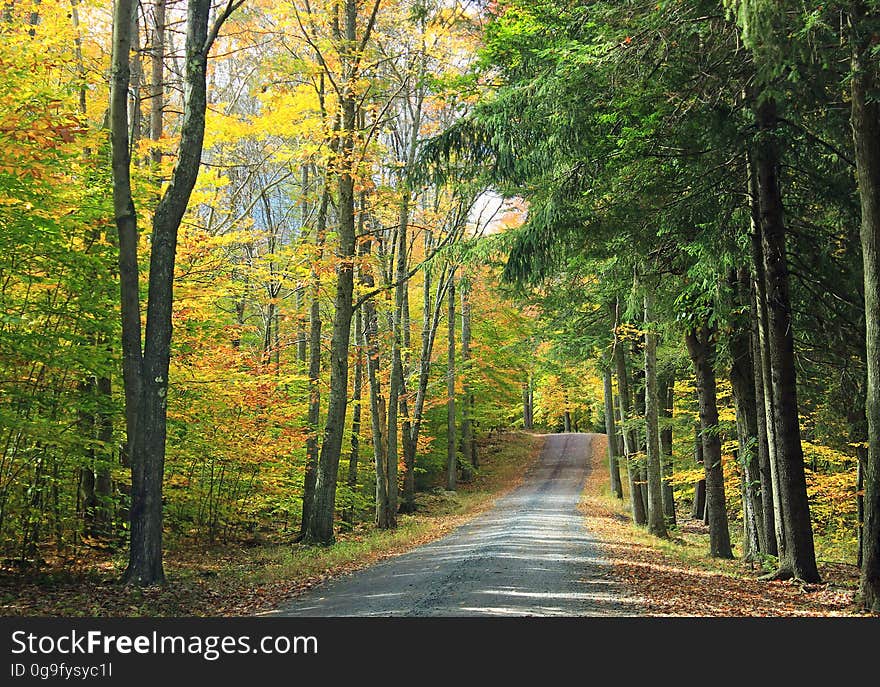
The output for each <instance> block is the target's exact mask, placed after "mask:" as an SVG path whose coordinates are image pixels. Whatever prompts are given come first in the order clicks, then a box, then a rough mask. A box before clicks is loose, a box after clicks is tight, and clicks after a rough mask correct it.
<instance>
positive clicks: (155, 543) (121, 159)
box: [110, 0, 234, 585]
mask: <svg viewBox="0 0 880 687" xmlns="http://www.w3.org/2000/svg"><path fill="white" fill-rule="evenodd" d="M210 9H211V3H210V2H209V1H208V0H190V2H189V3H188V6H187V22H186V61H185V72H184V85H185V88H184V112H183V121H182V125H181V131H180V142H179V144H178V154H177V164H176V166H175V168H174V171H173V173H172V176H171V182H170V184H169V185H168V187H167V188H166V190H165V192H164V193H163V195H162V198H161V200H160V201H159V204H158V206H157V207H156V211H155V213H154V215H153V235H152V241H151V251H150V275H149V283H148V292H147V316H146V331H145V337H144V346H143V350H141V345H140V302H139V293H138V273H137V220H136V214H135V210H134V202H133V200H132V196H131V171H130V164H131V158H130V152H129V136H128V126H129V122H128V111H127V107H126V102H125V101H126V96H127V93H128V90H129V79H130V75H131V74H130V70H129V67H128V58H129V55H130V52H131V44H132V35H131V20H132V15H133V12H134V3H133V2H131V0H118V1H117V3H116V7H115V9H114V16H113V55H112V73H113V74H112V80H111V106H110V129H111V147H112V157H113V163H112V169H113V201H114V210H115V214H116V223H117V229H118V232H119V243H120V246H119V250H120V256H119V263H120V277H121V278H120V288H121V302H122V319H123V337H122V338H123V358H124V359H125V364H124V369H125V370H126V374H125V376H124V378H125V383H126V386H127V387H128V385H129V384H133V385H134V389H128V388H127V389H126V403H127V404H128V403H129V402H133V403H134V404H135V408H136V410H135V411H134V412H133V413H131V415H132V416H133V420H134V422H133V424H134V427H133V428H132V427H131V425H129V427H128V429H129V430H132V429H133V430H134V431H133V436H131V435H130V436H129V447H130V451H131V454H130V455H131V471H132V491H131V502H132V503H131V511H130V520H131V540H130V551H129V562H128V568H127V569H126V572H125V579H126V581H127V582H130V583H135V584H140V585H149V584H154V583H160V582H163V581H164V579H165V574H164V570H163V567H162V479H163V474H164V466H165V438H166V405H167V397H168V368H169V362H170V356H171V348H170V346H171V310H172V300H173V283H174V263H175V257H176V250H177V231H178V228H179V227H180V223H181V220H182V219H183V214H184V212H185V211H186V207H187V204H188V203H189V198H190V195H191V193H192V189H193V187H194V186H195V182H196V177H197V176H198V172H199V165H200V162H201V154H202V144H203V142H204V135H205V110H206V108H207V81H206V71H207V59H208V51H209V50H210V49H211V44H212V41H213V38H214V36H216V30H212V31H211V33H210V34H209V32H208V15H209V12H210ZM233 9H234V7H233V6H231V5H230V6H228V7H227V11H224V12H221V14H220V15H219V16H218V19H217V21H216V22H215V26H214V28H215V29H219V26H220V24H222V22H223V21H224V20H225V18H226V17H228V15H229V13H231V12H232V11H233ZM135 379H136V380H137V381H134V380H135ZM126 414H127V417H128V415H129V412H128V411H127V413H126Z"/></svg>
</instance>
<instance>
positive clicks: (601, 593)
mask: <svg viewBox="0 0 880 687" xmlns="http://www.w3.org/2000/svg"><path fill="white" fill-rule="evenodd" d="M594 436H595V435H591V434H551V435H548V436H547V438H546V442H545V444H544V449H543V452H542V454H541V458H540V460H539V462H538V464H536V466H535V467H533V468H532V469H531V470H530V471H529V473H528V474H527V475H526V477H525V479H524V482H523V484H522V485H521V486H520V487H519V488H517V489H516V490H515V491H513V492H511V493H510V494H508V495H507V496H505V497H503V498H501V499H499V500H498V501H497V502H496V504H495V506H494V507H493V508H492V509H491V510H489V511H487V512H486V513H484V514H482V515H480V516H478V517H477V518H475V519H474V520H472V521H470V522H469V523H467V524H466V525H463V526H462V527H460V528H458V529H457V530H455V531H454V532H452V533H451V534H449V535H447V536H446V537H444V538H443V539H439V540H437V541H435V542H433V543H431V544H427V545H425V546H421V547H419V548H417V549H414V550H412V551H410V552H409V553H406V554H403V555H401V556H397V557H395V558H391V559H388V560H386V561H383V562H382V563H379V564H377V565H374V566H372V567H370V568H367V569H365V570H362V571H359V572H357V573H354V574H353V575H350V576H348V577H343V578H339V579H336V580H331V581H330V582H328V583H326V584H324V585H322V586H320V587H317V588H315V589H312V590H309V591H308V592H306V593H305V594H303V595H302V596H299V597H297V598H296V599H294V600H293V601H291V602H290V603H289V604H288V605H286V606H285V607H283V608H282V609H280V610H279V611H278V612H277V613H275V614H273V615H279V616H299V617H303V616H308V617H323V616H596V615H636V614H638V608H637V606H636V605H634V604H633V603H631V602H629V601H627V600H626V599H625V598H623V596H622V595H623V592H622V591H621V589H620V588H619V586H618V585H617V584H616V583H615V582H614V580H613V579H612V578H611V576H610V567H609V566H608V564H607V563H605V562H604V561H603V560H602V559H601V557H600V556H599V554H598V552H597V549H596V546H595V544H594V542H593V540H592V539H591V537H590V533H589V532H588V531H587V530H586V528H585V527H584V524H583V517H582V516H581V514H580V513H579V512H578V510H577V505H578V502H579V500H580V495H581V491H582V489H583V485H584V479H585V477H586V475H587V472H588V470H589V460H588V457H589V455H590V451H591V450H592V441H593V438H594Z"/></svg>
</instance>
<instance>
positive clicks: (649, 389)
mask: <svg viewBox="0 0 880 687" xmlns="http://www.w3.org/2000/svg"><path fill="white" fill-rule="evenodd" d="M652 301H653V296H652V295H651V294H649V293H646V294H645V297H644V304H645V310H644V313H645V328H646V330H647V331H646V332H645V440H646V448H647V454H648V458H647V472H648V531H649V532H650V533H651V534H653V535H655V536H657V537H664V538H665V537H668V536H669V535H668V533H667V532H666V519H665V518H664V517H663V485H662V479H663V477H662V469H661V467H660V400H659V397H658V394H657V333H656V332H655V331H654V329H653V327H654V320H653V317H654V314H653V302H652Z"/></svg>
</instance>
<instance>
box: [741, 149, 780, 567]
mask: <svg viewBox="0 0 880 687" xmlns="http://www.w3.org/2000/svg"><path fill="white" fill-rule="evenodd" d="M747 172H748V182H749V183H748V186H749V210H750V223H751V231H750V234H749V246H750V252H751V258H752V274H751V296H752V300H751V307H752V311H753V313H754V316H753V318H752V319H753V322H754V329H753V331H752V350H753V353H752V356H753V358H754V360H753V365H754V366H755V405H756V408H757V410H756V412H757V420H758V427H757V428H758V460H759V463H760V473H761V493H762V494H763V499H762V507H763V510H764V531H765V535H764V536H765V539H766V541H767V553H768V554H770V555H773V556H778V555H779V554H780V552H781V551H782V550H783V549H784V548H785V546H784V544H785V533H784V532H783V529H782V500H781V495H780V491H779V475H778V474H777V473H778V471H777V462H776V424H775V421H774V419H773V418H774V410H773V402H772V399H773V387H772V384H771V381H770V380H771V372H770V349H769V344H768V333H767V330H768V324H767V298H766V292H767V286H766V281H765V279H764V249H763V248H762V247H761V209H760V205H759V198H758V195H759V194H758V180H757V175H756V173H755V169H754V162H753V160H752V156H751V155H749V160H748V170H747Z"/></svg>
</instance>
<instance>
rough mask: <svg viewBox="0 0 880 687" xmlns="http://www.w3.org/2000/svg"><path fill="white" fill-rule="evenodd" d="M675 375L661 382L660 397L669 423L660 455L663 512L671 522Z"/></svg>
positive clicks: (673, 518)
mask: <svg viewBox="0 0 880 687" xmlns="http://www.w3.org/2000/svg"><path fill="white" fill-rule="evenodd" d="M674 385H675V378H674V377H671V376H670V377H664V378H663V382H662V384H660V399H661V400H662V401H663V407H662V408H661V409H660V415H661V417H663V418H664V419H665V420H666V421H667V424H666V426H665V427H663V428H662V429H661V430H660V456H661V459H662V468H663V514H664V515H665V516H666V521H667V523H669V524H672V525H674V524H675V492H674V490H673V488H672V472H673V465H672V425H671V424H669V422H671V421H672V406H673V401H674Z"/></svg>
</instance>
